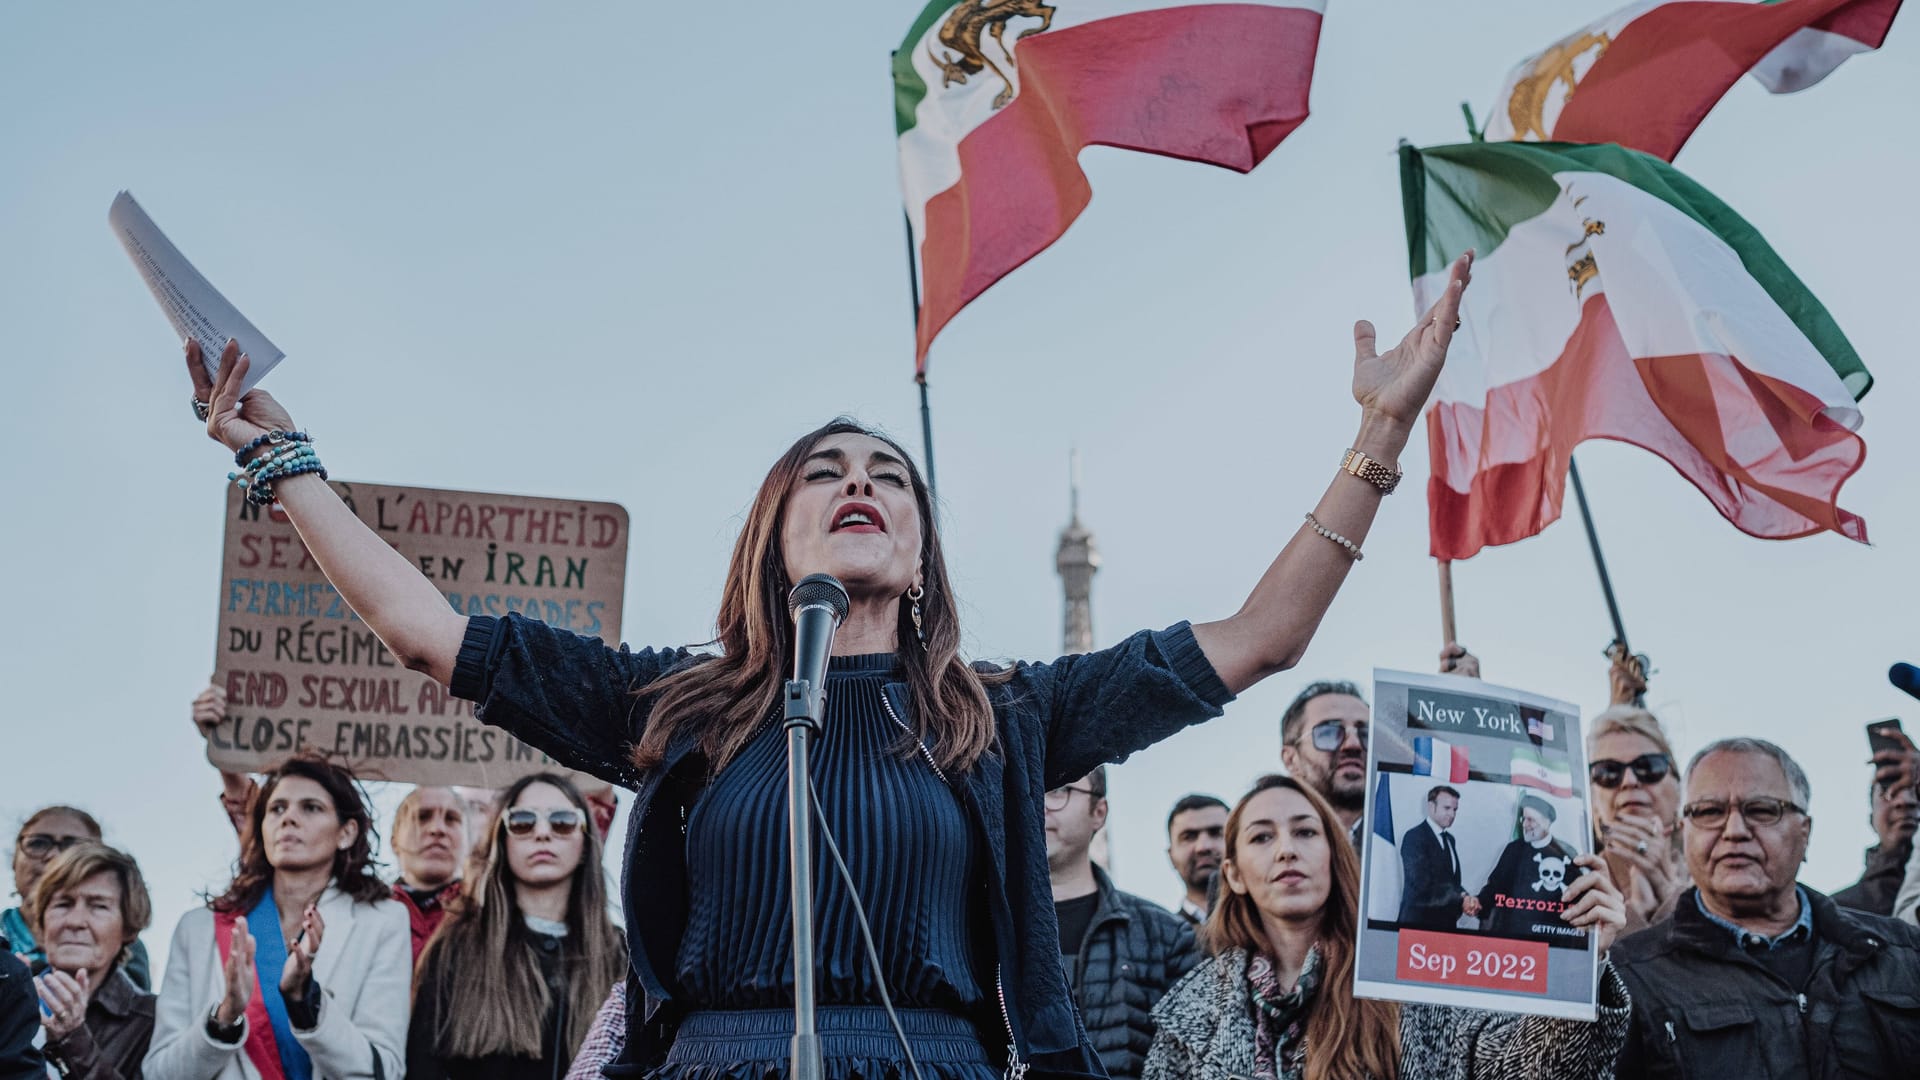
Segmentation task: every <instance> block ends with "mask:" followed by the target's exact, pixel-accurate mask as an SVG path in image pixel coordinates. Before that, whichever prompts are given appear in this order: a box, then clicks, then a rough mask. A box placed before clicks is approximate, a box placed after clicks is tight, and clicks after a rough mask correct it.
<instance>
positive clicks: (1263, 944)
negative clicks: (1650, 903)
mask: <svg viewBox="0 0 1920 1080" xmlns="http://www.w3.org/2000/svg"><path fill="white" fill-rule="evenodd" d="M1345 833H1346V830H1345V829H1344V828H1343V827H1342V825H1341V823H1340V820H1339V818H1338V816H1337V815H1336V814H1335V813H1334V809H1333V805H1332V804H1331V803H1329V802H1327V800H1326V799H1325V798H1323V797H1321V795H1320V794H1319V792H1316V791H1314V790H1313V789H1312V788H1310V787H1308V786H1307V785H1305V784H1303V783H1301V782H1300V781H1298V780H1295V779H1293V778H1292V777H1287V776H1267V777H1263V778H1261V779H1260V780H1258V781H1256V782H1255V783H1254V786H1253V790H1252V791H1250V792H1248V793H1247V794H1246V795H1245V796H1244V797H1243V798H1241V800H1240V804H1239V805H1238V806H1235V807H1234V808H1233V812H1232V814H1230V815H1228V817H1227V828H1226V845H1227V849H1226V855H1225V857H1224V858H1223V859H1222V861H1221V864H1220V873H1221V882H1222V887H1221V890H1220V902H1219V903H1218V904H1217V905H1215V906H1214V909H1213V913H1212V914H1211V915H1209V916H1208V917H1207V922H1206V925H1205V926H1204V928H1203V929H1202V931H1201V940H1202V943H1203V946H1204V947H1205V948H1206V949H1207V951H1208V952H1210V953H1212V954H1213V955H1212V957H1211V959H1208V960H1206V961H1204V962H1202V963H1201V964H1200V965H1199V966H1198V967H1196V968H1194V969H1193V971H1191V972H1189V973H1188V974H1187V976H1186V978H1184V979H1182V980H1180V982H1178V983H1176V984H1174V987H1173V989H1172V990H1169V991H1168V992H1167V996H1166V997H1164V998H1161V999H1160V1003H1159V1004H1158V1005H1157V1006H1155V1007H1154V1010H1153V1019H1154V1022H1155V1024H1156V1026H1157V1028H1158V1031H1157V1032H1156V1034H1155V1035H1154V1040H1153V1049H1152V1050H1151V1051H1150V1052H1149V1053H1148V1055H1147V1064H1146V1069H1145V1071H1144V1072H1143V1074H1142V1077H1143V1080H1245V1078H1248V1077H1255V1078H1261V1080H1398V1078H1400V1077H1405V1078H1407V1080H1507V1078H1519V1077H1552V1078H1554V1080H1588V1078H1592V1080H1600V1078H1603V1077H1607V1078H1610V1077H1612V1076H1613V1075H1614V1073H1613V1065H1614V1060H1615V1059H1616V1058H1617V1057H1618V1056H1619V1054H1620V1049H1621V1047H1622V1046H1624V1045H1625V1043H1626V1038H1627V1025H1628V1020H1629V1002H1628V999H1627V990H1626V985H1625V983H1623V982H1622V981H1621V979H1620V976H1619V975H1618V974H1616V973H1615V972H1614V970H1613V968H1612V966H1611V965H1605V964H1603V965H1602V967H1601V973H1600V989H1599V1015H1598V1019H1597V1020H1596V1022H1594V1023H1586V1022H1583V1021H1577V1020H1556V1019H1549V1018H1546V1017H1540V1016H1519V1015H1515V1014H1512V1013H1495V1012H1487V1011H1484V1010H1480V1009H1466V1008H1458V1007H1450V1006H1443V1005H1396V1004H1394V1003H1392V1002H1387V1001H1375V1000H1367V999H1362V998H1356V997H1355V996H1354V994H1353V982H1354V973H1353V972H1354V968H1353V964H1354V943H1355V940H1356V938H1357V936H1358V934H1359V924H1360V919H1359V898H1360V857H1359V855H1357V854H1355V852H1354V850H1353V845H1351V844H1349V843H1347V842H1346V835H1345ZM1580 861H1581V863H1582V865H1587V866H1589V867H1590V868H1593V869H1596V870H1598V869H1600V867H1601V861H1600V860H1599V859H1597V858H1595V857H1594V856H1592V855H1582V856H1580ZM1566 902H1567V908H1566V911H1565V913H1564V914H1563V915H1562V918H1564V919H1566V921H1567V922H1568V923H1570V924H1572V925H1574V926H1579V927H1583V928H1585V929H1586V930H1587V932H1589V933H1592V934H1594V935H1595V938H1596V940H1595V947H1596V948H1598V949H1599V950H1601V952H1602V953H1604V952H1605V951H1606V949H1607V948H1608V947H1609V946H1610V945H1611V944H1612V942H1613V940H1614V936H1615V935H1616V934H1617V933H1618V932H1619V929H1620V926H1621V923H1622V921H1623V920H1622V917H1621V913H1620V907H1621V904H1620V892H1619V890H1618V889H1615V888H1614V886H1613V883H1612V882H1611V881H1610V880H1609V879H1608V878H1607V875H1606V874H1605V873H1603V872H1602V873H1590V874H1583V875H1581V877H1580V878H1579V879H1578V880H1577V881H1576V882H1575V883H1574V884H1573V885H1572V886H1571V887H1569V888H1568V890H1567V893H1566Z"/></svg>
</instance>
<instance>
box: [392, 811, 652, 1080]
mask: <svg viewBox="0 0 1920 1080" xmlns="http://www.w3.org/2000/svg"><path fill="white" fill-rule="evenodd" d="M535 784H546V785H547V786H549V787H551V788H554V789H556V790H558V791H559V792H560V793H561V794H563V795H565V796H566V797H567V801H568V802H570V803H572V804H573V805H574V807H575V808H576V809H578V810H579V811H580V832H581V834H582V836H583V837H584V838H585V841H584V845H583V846H582V848H581V851H580V865H578V866H576V867H574V869H573V888H572V891H571V893H570V895H569V896H568V898H567V936H566V938H565V939H564V940H563V941H562V943H561V946H560V955H561V963H562V965H563V969H564V971H565V973H566V987H567V989H566V1000H565V1002H564V1006H565V1010H566V1011H565V1020H566V1031H565V1036H566V1045H565V1046H563V1047H561V1048H560V1049H561V1055H560V1056H561V1057H562V1058H563V1059H564V1058H570V1057H572V1056H573V1052H574V1051H575V1050H577V1049H578V1048H579V1046H580V1042H581V1040H583V1039H585V1038H586V1037H587V1029H588V1028H589V1027H591V1026H592V1025H593V1017H594V1013H595V1012H597V1011H598V1010H599V1008H600V1003H601V1002H602V1001H604V1000H605V999H606V996H607V990H608V989H609V988H610V987H612V986H613V984H614V983H615V982H617V981H619V980H620V979H621V978H623V977H625V975H626V973H627V952H626V946H625V943H624V942H622V941H621V939H620V932H619V931H618V930H615V929H614V927H613V920H611V919H609V918H607V890H606V886H605V884H604V883H603V881H602V875H603V874H604V873H605V871H604V870H603V869H602V868H601V865H600V859H601V848H600V833H599V830H597V829H595V828H594V827H593V813H592V811H591V808H589V807H588V806H587V800H586V798H585V797H584V796H582V795H581V794H580V791H579V789H578V788H576V787H574V786H573V784H572V783H570V782H568V780H567V779H566V778H565V777H563V776H556V775H554V774H553V773H534V774H533V775H531V776H526V777H522V778H521V779H520V780H518V781H516V782H515V783H514V785H513V786H512V787H510V788H508V789H507V790H506V793H505V794H503V795H502V796H501V797H500V806H499V809H497V810H495V811H494V813H493V818H492V820H491V821H489V822H488V825H487V832H486V835H485V836H483V837H481V839H480V840H479V842H478V844H477V845H476V848H475V851H474V859H473V862H474V864H476V865H477V866H478V867H479V869H478V871H477V872H476V873H474V874H473V875H472V876H471V877H470V878H469V879H468V880H467V882H466V885H465V886H464V888H463V889H462V891H461V895H460V896H459V898H458V899H456V900H454V901H453V902H452V903H451V904H449V905H448V912H447V918H446V920H445V921H444V922H442V923H441V924H440V928H439V929H438V930H436V931H434V934H433V938H432V939H431V940H429V941H428V942H427V947H426V949H425V950H424V951H422V952H421V954H420V963H419V966H418V968H416V970H415V972H414V982H413V992H414V998H415V1003H416V1005H417V1004H418V998H419V995H420V988H421V987H423V986H427V985H429V984H431V985H432V987H433V990H434V994H435V997H436V998H437V999H438V1000H439V1002H440V1009H439V1016H438V1021H439V1022H438V1023H437V1024H436V1025H435V1027H434V1030H433V1031H432V1032H431V1033H430V1037H431V1038H432V1040H433V1048H434V1050H435V1052H437V1053H439V1054H442V1055H444V1056H446V1057H453V1058H478V1057H484V1056H487V1055H489V1054H505V1055H509V1056H513V1057H535V1058H537V1057H539V1056H540V1049H541V1047H540V1040H541V1035H542V1033H543V1031H544V1030H545V1028H546V1017H547V1010H548V1008H550V1007H551V1006H552V1004H553V1001H552V994H551V992H550V991H549V990H548V988H547V981H546V980H545V979H544V978H542V977H541V975H540V962H539V960H538V959H537V958H536V957H535V956H534V951H533V950H534V945H533V941H532V939H531V938H530V937H529V934H530V933H531V931H529V930H528V929H527V925H526V920H525V919H523V918H522V917H521V914H520V905H519V903H518V901H517V896H518V893H517V892H516V885H515V883H514V879H513V871H512V869H511V868H510V867H509V866H508V863H507V853H506V841H507V832H506V815H507V811H508V810H509V809H511V808H512V807H513V804H514V802H515V801H516V800H518V799H519V798H520V793H521V792H523V791H525V790H527V789H528V788H529V787H532V786H533V785H535Z"/></svg>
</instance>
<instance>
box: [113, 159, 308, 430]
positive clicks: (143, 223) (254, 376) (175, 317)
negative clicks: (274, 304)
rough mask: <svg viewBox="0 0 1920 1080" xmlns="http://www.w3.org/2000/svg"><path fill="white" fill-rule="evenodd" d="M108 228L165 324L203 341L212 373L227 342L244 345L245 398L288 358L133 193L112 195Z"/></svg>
mask: <svg viewBox="0 0 1920 1080" xmlns="http://www.w3.org/2000/svg"><path fill="white" fill-rule="evenodd" d="M107 224H108V226H109V227H111V228H112V229H113V235H114V236H116V237H118V238H119V239H120V246H122V247H124V248H126V249H127V257H128V258H130V259H132V260H133V267H134V269H135V270H138V271H139V272H140V279H141V280H142V281H145V282H146V283H147V288H148V289H149V290H151V291H152V292H153V298H154V300H155V301H157V302H158V303H159V304H160V310H161V311H162V312H164V313H165V314H166V316H167V321H168V322H170V323H172V324H173V332H174V335H175V336H176V337H177V338H178V339H179V340H180V341H182V342H185V341H186V339H187V338H188V336H192V337H193V339H194V340H195V341H198V342H199V343H200V355H201V356H202V357H203V358H204V359H205V362H206V365H207V373H208V374H209V375H218V374H219V373H220V350H221V349H224V348H225V347H226V344H227V339H228V338H232V339H234V340H235V341H237V342H239V343H240V351H241V352H242V353H244V354H246V356H247V358H248V360H249V362H250V364H251V367H250V368H249V369H248V371H247V379H246V382H244V383H243V384H241V387H240V393H241V395H242V396H244V395H245V394H246V392H247V391H249V390H251V389H253V388H254V386H255V385H256V384H257V383H259V381H260V380H261V379H262V378H264V377H265V376H266V374H267V372H269V371H272V370H273V368H274V365H276V364H278V363H279V362H280V361H281V360H284V359H285V358H286V355H287V354H286V353H283V352H281V351H280V350H279V348H278V347H277V346H275V345H274V343H273V342H271V341H268V340H267V336H266V335H265V334H262V333H261V332H260V331H259V330H258V329H257V328H255V327H254V325H253V324H252V323H251V322H248V321H247V317H246V316H245V315H242V314H240V312H239V309H237V308H235V307H234V306H233V305H232V304H230V303H228V302H227V298H226V297H224V296H222V295H220V290H218V289H216V288H214V287H213V284H212V283H211V282H209V281H208V280H207V279H206V278H205V277H204V276H202V275H201V273H200V271H198V270H196V269H194V268H193V264H192V263H190V262H188V261H187V257H186V256H184V255H182V254H180V249H179V248H177V247H174V246H173V241H171V240H168V239H167V235H166V234H165V233H163V232H161V231H160V226H158V225H155V224H154V223H153V219H152V218H150V217H148V216H147V212H146V211H145V210H143V209H141V208H140V204H139V203H137V202H135V201H134V199H133V196H132V195H130V194H128V193H127V192H124V191H123V192H121V193H120V194H119V195H117V196H115V197H114V200H113V208H112V209H111V210H109V211H107Z"/></svg>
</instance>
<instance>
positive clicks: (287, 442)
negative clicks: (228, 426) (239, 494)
mask: <svg viewBox="0 0 1920 1080" xmlns="http://www.w3.org/2000/svg"><path fill="white" fill-rule="evenodd" d="M262 446H265V447H267V448H268V449H267V451H266V453H263V454H261V455H259V456H258V457H255V458H253V459H252V460H250V461H247V462H246V463H245V467H244V468H243V470H242V471H240V472H237V473H228V474H227V479H229V480H231V481H233V482H234V483H236V484H239V485H240V488H241V490H243V491H245V492H246V495H247V502H248V503H250V504H252V505H254V506H270V505H272V503H273V499H274V496H273V485H274V484H276V483H278V482H279V481H281V480H285V479H286V478H288V477H290V476H305V475H306V474H308V473H318V474H320V479H322V480H325V479H326V478H327V470H326V469H325V468H324V467H323V466H322V465H321V464H320V456H319V455H318V454H316V453H314V450H313V439H312V438H311V437H310V436H308V435H307V433H306V432H303V431H280V430H278V429H276V430H274V431H270V432H268V433H266V434H265V435H262V436H260V437H259V438H257V439H255V440H253V442H251V443H250V444H248V445H247V446H246V447H244V448H243V449H241V451H240V452H239V453H238V454H236V455H234V460H235V462H236V463H238V462H240V461H241V460H242V459H244V458H245V457H246V455H247V454H249V453H252V452H253V451H255V450H258V449H259V448H260V447H262Z"/></svg>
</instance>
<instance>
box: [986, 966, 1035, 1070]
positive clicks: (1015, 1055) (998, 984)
mask: <svg viewBox="0 0 1920 1080" xmlns="http://www.w3.org/2000/svg"><path fill="white" fill-rule="evenodd" d="M1005 970H1006V969H1005V968H1004V967H1002V966H1000V965H997V964H996V965H995V966H994V969H993V990H994V993H996V994H998V995H999V996H1000V1022H1001V1023H1003V1024H1005V1025H1007V1080H1026V1076H1027V1063H1026V1062H1024V1061H1021V1060H1020V1043H1019V1040H1017V1039H1015V1038H1014V1037H1013V1016H1012V1015H1011V1014H1010V1013H1008V1012H1007V983H1006V980H1005V979H1003V978H1002V977H1001V976H1002V974H1003V973H1004V972H1005Z"/></svg>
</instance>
